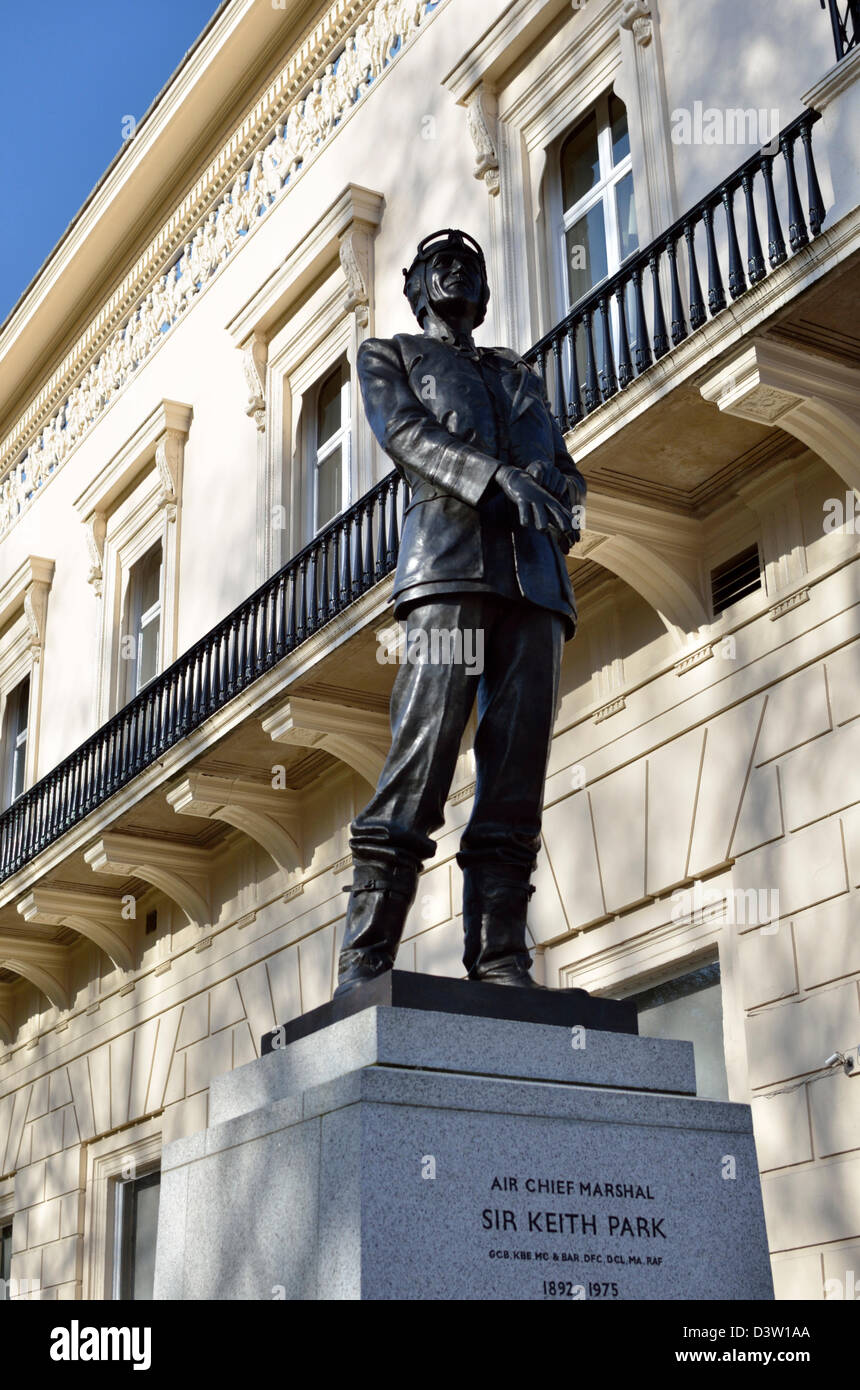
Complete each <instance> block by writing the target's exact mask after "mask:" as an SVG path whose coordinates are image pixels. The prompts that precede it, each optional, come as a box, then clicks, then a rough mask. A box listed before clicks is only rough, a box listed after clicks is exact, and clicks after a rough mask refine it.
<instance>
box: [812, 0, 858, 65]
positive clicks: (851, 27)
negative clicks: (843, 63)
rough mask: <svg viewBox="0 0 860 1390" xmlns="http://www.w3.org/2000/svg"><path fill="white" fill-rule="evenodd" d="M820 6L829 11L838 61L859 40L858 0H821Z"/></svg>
mask: <svg viewBox="0 0 860 1390" xmlns="http://www.w3.org/2000/svg"><path fill="white" fill-rule="evenodd" d="M821 8H822V10H829V11H830V23H831V26H832V28H833V42H834V44H835V45H836V58H837V61H838V60H839V59H841V58H844V57H845V56H846V55H847V54H848V53H850V52H851V50H852V48H856V47H857V44H858V41H860V0H821Z"/></svg>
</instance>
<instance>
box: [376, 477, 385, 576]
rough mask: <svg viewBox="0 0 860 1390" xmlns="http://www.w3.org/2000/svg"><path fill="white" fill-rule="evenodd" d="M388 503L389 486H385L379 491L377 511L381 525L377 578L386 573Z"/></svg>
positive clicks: (377, 546) (377, 548)
mask: <svg viewBox="0 0 860 1390" xmlns="http://www.w3.org/2000/svg"><path fill="white" fill-rule="evenodd" d="M387 503H388V488H387V487H383V488H382V489H381V490H380V493H379V501H378V512H377V518H378V522H377V524H378V526H379V531H378V533H377V537H376V568H375V571H374V573H375V575H376V578H377V580H379V579H381V578H382V576H383V575H384V574H385V562H386V541H387V538H388V511H387Z"/></svg>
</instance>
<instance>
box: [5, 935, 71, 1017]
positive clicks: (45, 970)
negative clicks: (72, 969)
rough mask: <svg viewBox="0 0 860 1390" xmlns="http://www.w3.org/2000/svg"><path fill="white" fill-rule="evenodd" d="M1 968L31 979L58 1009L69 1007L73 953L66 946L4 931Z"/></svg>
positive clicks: (31, 982) (32, 983)
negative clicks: (70, 967)
mask: <svg viewBox="0 0 860 1390" xmlns="http://www.w3.org/2000/svg"><path fill="white" fill-rule="evenodd" d="M0 968H2V969H4V970H11V971H12V972H13V974H15V975H20V976H22V978H23V979H25V980H29V981H30V984H31V985H35V987H36V989H38V990H40V991H41V993H42V994H44V995H45V996H46V997H47V998H48V999H49V1000H50V1002H51V1003H52V1004H53V1005H54V1008H56V1009H61V1010H62V1009H68V1008H69V1006H70V1002H71V1000H70V993H69V954H68V950H67V948H66V947H65V946H57V945H55V944H54V943H53V942H49V941H32V940H28V939H27V938H26V937H25V936H15V935H13V934H12V933H11V932H3V933H0Z"/></svg>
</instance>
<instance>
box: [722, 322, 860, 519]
mask: <svg viewBox="0 0 860 1390" xmlns="http://www.w3.org/2000/svg"><path fill="white" fill-rule="evenodd" d="M699 389H700V390H701V393H702V395H703V396H704V398H705V400H706V401H711V402H712V403H713V404H714V405H716V406H718V407H719V409H720V410H723V411H725V412H726V414H728V415H738V416H740V417H741V419H744V420H754V421H755V422H756V423H757V424H763V425H778V426H779V428H780V429H782V430H785V431H787V433H788V434H791V435H794V437H795V438H796V439H799V440H800V441H801V442H802V443H803V444H805V445H806V447H807V448H808V449H811V450H812V451H813V453H815V454H817V455H818V456H819V458H822V459H823V460H824V462H825V463H827V464H829V465H830V467H831V468H832V469H833V470H834V472H836V473H838V475H839V477H840V478H842V480H843V482H844V483H845V484H846V485H847V486H848V487H849V488H853V489H854V490H855V491H856V492H858V493H860V405H858V401H860V370H858V368H857V367H853V366H849V365H847V364H845V363H842V362H835V361H833V359H832V358H829V357H822V356H821V355H820V354H818V353H814V352H810V351H808V350H807V349H806V348H804V349H803V350H800V349H798V348H795V347H791V346H790V345H789V344H787V343H779V342H774V341H772V340H770V339H764V338H762V339H759V340H758V341H756V342H754V343H753V344H752V345H751V346H750V347H748V348H747V349H746V350H745V351H744V352H743V353H741V354H740V355H739V356H738V357H735V358H733V359H732V360H731V361H730V362H728V363H727V364H726V365H725V366H723V367H721V368H720V369H719V371H717V372H715V373H714V375H713V376H711V377H710V378H709V379H708V380H707V381H705V382H703V383H702V384H701V386H700V388H699Z"/></svg>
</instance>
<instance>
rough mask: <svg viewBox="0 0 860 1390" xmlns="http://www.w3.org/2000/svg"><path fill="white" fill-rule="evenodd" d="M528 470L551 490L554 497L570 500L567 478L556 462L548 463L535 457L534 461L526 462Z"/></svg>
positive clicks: (536, 480)
mask: <svg viewBox="0 0 860 1390" xmlns="http://www.w3.org/2000/svg"><path fill="white" fill-rule="evenodd" d="M526 472H527V473H528V474H530V476H531V477H532V478H534V480H535V482H536V483H540V485H541V487H543V488H546V490H547V492H551V493H552V495H553V497H557V498H558V500H559V501H560V502H565V503H568V504H569V502H570V496H569V494H568V488H567V478H566V477H565V476H564V474H563V473H562V471H561V469H560V468H556V466H555V464H554V463H548V462H546V461H545V460H544V459H535V461H534V463H527V464H526Z"/></svg>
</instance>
